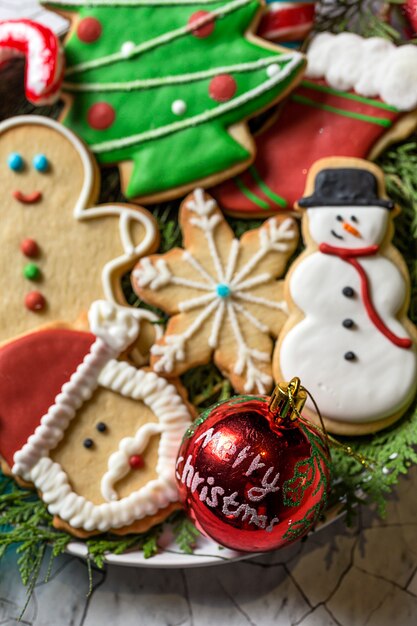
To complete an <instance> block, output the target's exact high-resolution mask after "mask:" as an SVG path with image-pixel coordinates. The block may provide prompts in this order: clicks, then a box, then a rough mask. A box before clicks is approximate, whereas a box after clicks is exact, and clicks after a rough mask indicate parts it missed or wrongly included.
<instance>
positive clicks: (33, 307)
mask: <svg viewBox="0 0 417 626" xmlns="http://www.w3.org/2000/svg"><path fill="white" fill-rule="evenodd" d="M45 306H46V300H45V298H44V296H43V295H42V294H41V292H40V291H30V292H29V293H28V294H26V296H25V307H26V308H27V309H28V310H29V311H42V310H43V309H44V308H45Z"/></svg>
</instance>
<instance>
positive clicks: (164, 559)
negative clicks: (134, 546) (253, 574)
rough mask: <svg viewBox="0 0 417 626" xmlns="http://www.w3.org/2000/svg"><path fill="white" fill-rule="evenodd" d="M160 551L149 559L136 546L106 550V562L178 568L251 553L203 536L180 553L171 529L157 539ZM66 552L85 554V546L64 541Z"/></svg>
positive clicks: (221, 560) (81, 555)
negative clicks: (121, 551) (117, 551)
mask: <svg viewBox="0 0 417 626" xmlns="http://www.w3.org/2000/svg"><path fill="white" fill-rule="evenodd" d="M158 545H159V546H160V547H161V550H160V552H158V554H156V555H155V556H153V557H151V558H150V559H145V557H144V556H143V553H142V552H140V551H138V550H132V551H131V552H125V553H124V554H120V555H117V554H108V555H107V556H106V562H107V563H113V564H114V565H124V566H126V567H154V568H164V569H165V568H182V567H186V568H188V567H206V566H207V565H220V564H222V563H229V562H230V561H238V560H240V559H245V558H249V557H250V556H253V554H249V553H248V552H236V551H235V550H229V549H228V548H222V547H221V546H219V545H218V544H217V543H214V541H211V540H210V539H206V538H205V537H202V536H200V537H198V540H197V545H196V548H195V549H194V552H193V554H184V553H183V552H181V550H180V549H179V547H178V546H177V545H176V543H175V541H174V538H173V535H172V532H171V531H170V530H169V528H168V529H167V530H165V531H164V533H163V534H162V535H161V537H160V538H159V540H158ZM67 552H69V553H70V554H72V555H74V556H80V557H82V558H86V556H87V547H86V546H85V544H84V543H81V542H79V541H72V542H71V543H70V544H68V547H67Z"/></svg>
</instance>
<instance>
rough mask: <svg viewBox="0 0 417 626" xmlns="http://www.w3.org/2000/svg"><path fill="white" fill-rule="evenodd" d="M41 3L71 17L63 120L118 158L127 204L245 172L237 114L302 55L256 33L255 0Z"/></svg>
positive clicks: (104, 160) (279, 84)
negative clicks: (128, 201) (272, 42)
mask: <svg viewBox="0 0 417 626" xmlns="http://www.w3.org/2000/svg"><path fill="white" fill-rule="evenodd" d="M46 4H48V5H49V6H50V7H52V8H55V9H62V10H65V11H68V12H69V13H67V14H66V15H67V16H68V15H69V16H70V17H72V27H71V30H70V33H69V35H68V37H67V39H66V42H65V52H66V61H67V70H66V74H65V85H64V92H65V94H66V101H67V106H66V108H65V110H64V112H63V116H62V121H63V123H64V124H65V125H66V126H67V127H69V128H71V129H72V130H73V131H75V132H76V133H77V134H78V135H79V136H80V137H82V138H83V139H84V140H85V141H86V142H87V144H88V145H89V147H90V148H91V150H92V151H93V152H94V154H95V155H96V157H97V159H98V161H99V163H100V164H102V165H106V164H115V163H117V164H119V166H120V172H121V179H122V189H123V192H124V193H125V195H126V197H127V198H129V199H136V200H140V201H141V202H153V201H157V200H158V201H159V200H164V199H168V198H172V197H177V196H181V195H184V194H185V193H186V192H187V191H189V190H190V189H192V188H194V187H195V186H196V185H203V184H204V185H205V186H207V185H213V184H216V182H219V181H220V180H224V179H225V178H227V177H229V176H232V175H233V174H235V173H237V172H240V171H242V170H243V169H245V167H247V166H248V164H250V162H251V161H252V160H253V157H254V148H253V140H252V138H251V136H250V134H249V133H248V129H247V127H246V125H245V123H244V122H245V120H247V119H248V118H250V117H252V116H254V115H255V114H257V113H258V112H259V111H262V110H263V109H265V108H267V107H269V106H271V105H272V104H273V103H274V102H277V101H278V100H280V99H281V98H282V97H284V96H285V95H286V94H287V93H288V92H289V91H290V90H291V89H292V88H293V86H294V84H295V83H296V82H298V80H299V79H300V78H301V72H302V70H303V66H304V61H303V57H302V55H300V53H298V52H291V51H289V50H284V49H281V48H277V47H276V46H273V45H272V44H268V43H267V42H265V41H264V40H261V39H258V38H256V37H255V36H254V35H253V32H252V31H253V29H254V28H255V26H256V25H257V23H258V19H259V17H260V12H261V9H262V3H261V0H200V1H198V0H195V1H193V0H177V1H176V2H174V3H171V2H167V1H166V0H131V1H129V2H126V1H125V0H112V2H108V1H107V0H92V1H91V2H90V1H89V2H81V1H80V0H55V2H47V3H46ZM138 25H139V26H138Z"/></svg>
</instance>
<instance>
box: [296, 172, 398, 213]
mask: <svg viewBox="0 0 417 626" xmlns="http://www.w3.org/2000/svg"><path fill="white" fill-rule="evenodd" d="M298 204H299V206H300V207H303V208H306V209H307V208H313V207H325V206H350V205H351V206H380V207H383V208H384V209H388V210H392V209H393V208H394V206H395V205H394V202H393V201H392V200H387V199H386V198H380V197H379V195H378V181H377V178H376V176H375V175H374V174H372V172H370V171H369V170H361V169H359V168H356V167H351V168H347V167H346V168H327V169H323V170H321V171H320V172H319V173H318V174H317V176H316V178H315V180H314V192H313V193H312V195H311V196H306V197H305V198H301V200H299V201H298Z"/></svg>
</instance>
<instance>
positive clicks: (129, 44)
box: [120, 41, 135, 57]
mask: <svg viewBox="0 0 417 626" xmlns="http://www.w3.org/2000/svg"><path fill="white" fill-rule="evenodd" d="M134 49H135V44H134V43H133V41H125V42H124V44H123V45H122V47H121V48H120V52H121V53H122V54H123V56H125V57H128V56H129V55H131V54H132V52H133V50H134Z"/></svg>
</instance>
